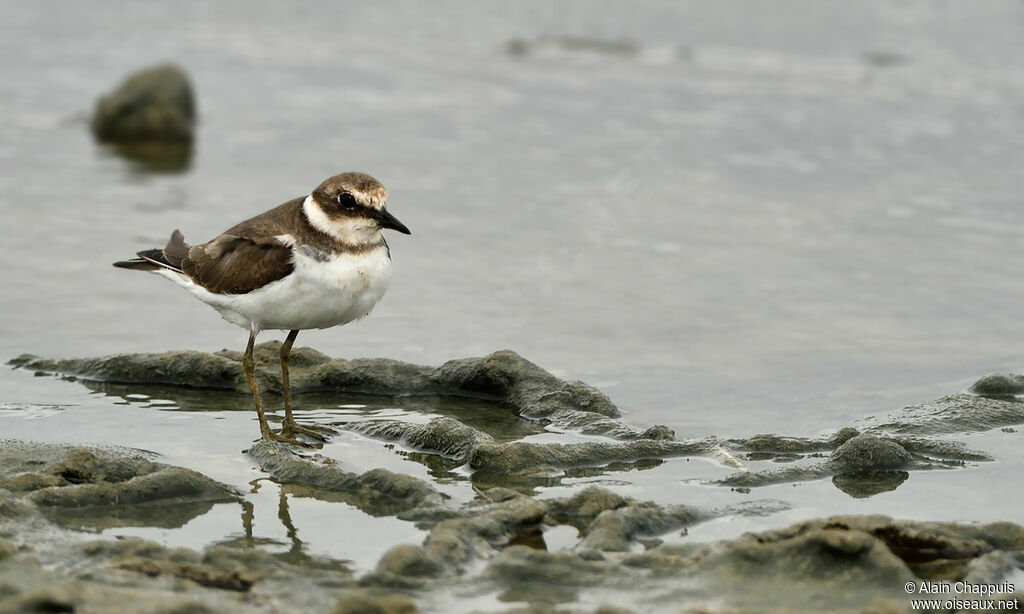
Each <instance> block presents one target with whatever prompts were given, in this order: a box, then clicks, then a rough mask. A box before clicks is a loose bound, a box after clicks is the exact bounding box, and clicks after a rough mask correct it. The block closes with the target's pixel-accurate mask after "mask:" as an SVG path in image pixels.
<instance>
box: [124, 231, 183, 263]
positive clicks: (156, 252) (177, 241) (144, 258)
mask: <svg viewBox="0 0 1024 614" xmlns="http://www.w3.org/2000/svg"><path fill="white" fill-rule="evenodd" d="M188 250H189V245H188V244H187V243H185V237H184V236H183V235H182V234H181V231H180V230H175V231H174V232H173V233H171V238H170V240H169V241H167V245H166V246H164V248H163V249H147V250H143V251H141V252H139V253H138V254H137V255H138V258H134V259H132V260H122V261H120V262H115V263H114V266H116V267H120V268H122V269H134V270H136V271H156V270H158V269H170V270H172V271H176V272H178V273H181V263H182V261H184V260H185V257H186V256H188Z"/></svg>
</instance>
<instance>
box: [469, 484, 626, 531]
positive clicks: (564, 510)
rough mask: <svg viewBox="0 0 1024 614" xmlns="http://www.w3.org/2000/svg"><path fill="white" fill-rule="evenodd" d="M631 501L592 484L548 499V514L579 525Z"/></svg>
mask: <svg viewBox="0 0 1024 614" xmlns="http://www.w3.org/2000/svg"><path fill="white" fill-rule="evenodd" d="M488 492H490V491H488ZM629 503H630V502H629V499H627V498H626V497H623V496H622V495H619V494H616V493H614V492H612V491H610V490H608V489H606V488H600V487H598V486H590V487H587V488H584V489H583V490H581V491H579V492H577V493H575V494H573V495H572V496H571V497H568V498H565V499H552V500H550V501H548V514H550V515H551V517H553V518H555V519H557V520H559V521H561V522H567V523H570V524H573V525H576V526H579V524H580V523H582V522H587V523H589V522H590V521H592V520H593V519H594V518H596V517H597V516H598V515H599V514H601V513H602V512H604V511H606V510H615V509H619V508H622V507H625V506H627V505H629Z"/></svg>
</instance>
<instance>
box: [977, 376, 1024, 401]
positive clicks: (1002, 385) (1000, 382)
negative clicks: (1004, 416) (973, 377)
mask: <svg viewBox="0 0 1024 614" xmlns="http://www.w3.org/2000/svg"><path fill="white" fill-rule="evenodd" d="M969 390H970V391H971V392H973V393H974V394H978V395H981V396H988V397H1007V396H1015V395H1018V394H1024V375H1016V374H1013V373H993V374H992V375H986V376H985V377H983V378H981V379H979V380H978V381H976V382H974V384H973V385H972V386H971V387H970V389H969Z"/></svg>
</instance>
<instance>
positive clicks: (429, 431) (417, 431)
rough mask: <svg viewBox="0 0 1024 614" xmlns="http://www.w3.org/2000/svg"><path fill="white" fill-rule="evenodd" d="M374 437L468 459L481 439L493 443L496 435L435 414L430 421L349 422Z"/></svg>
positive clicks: (350, 427) (463, 459)
mask: <svg viewBox="0 0 1024 614" xmlns="http://www.w3.org/2000/svg"><path fill="white" fill-rule="evenodd" d="M345 428H347V429H349V430H353V431H356V432H359V433H362V434H364V435H369V436H370V437H376V438H379V439H385V440H388V441H396V442H399V443H401V444H402V445H404V446H406V447H409V448H412V449H414V450H421V451H424V452H431V453H433V454H439V455H441V456H444V457H445V458H451V459H455V460H459V461H465V460H466V459H467V458H469V454H470V452H471V451H472V450H473V448H474V447H475V446H477V445H479V444H481V443H487V444H493V443H495V441H494V438H493V437H491V436H490V435H488V434H487V433H484V432H482V431H478V430H476V429H474V428H472V427H469V426H466V425H465V424H463V423H461V422H459V421H458V420H455V419H454V418H434V419H433V420H431V421H430V422H428V423H426V424H410V423H407V422H398V421H395V420H361V421H357V422H351V423H349V424H347V425H346V426H345Z"/></svg>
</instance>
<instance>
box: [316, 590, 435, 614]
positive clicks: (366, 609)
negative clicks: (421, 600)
mask: <svg viewBox="0 0 1024 614" xmlns="http://www.w3.org/2000/svg"><path fill="white" fill-rule="evenodd" d="M418 612H419V610H418V609H417V608H416V604H415V603H414V602H413V601H412V599H409V598H408V597H406V596H404V595H381V596H374V595H373V594H371V593H369V592H366V591H350V592H348V593H346V594H345V595H343V596H342V597H341V598H339V599H338V603H337V604H336V605H335V606H334V609H332V610H331V614H418Z"/></svg>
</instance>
